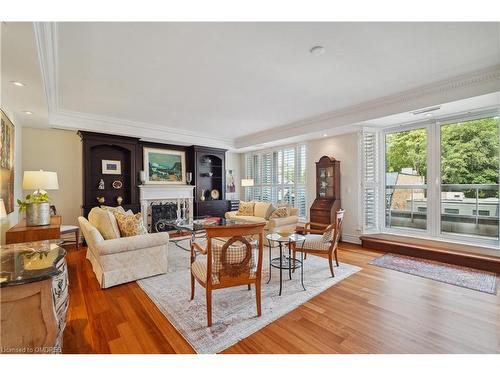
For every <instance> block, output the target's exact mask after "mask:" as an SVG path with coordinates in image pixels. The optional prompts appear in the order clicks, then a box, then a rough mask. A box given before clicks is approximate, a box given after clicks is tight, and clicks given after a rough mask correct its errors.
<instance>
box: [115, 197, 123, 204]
mask: <svg viewBox="0 0 500 375" xmlns="http://www.w3.org/2000/svg"><path fill="white" fill-rule="evenodd" d="M122 202H123V198H122V197H121V196H119V197H118V198H116V203H118V206H121V205H122Z"/></svg>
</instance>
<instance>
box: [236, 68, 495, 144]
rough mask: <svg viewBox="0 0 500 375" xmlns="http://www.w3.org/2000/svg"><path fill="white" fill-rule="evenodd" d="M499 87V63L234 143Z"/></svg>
mask: <svg viewBox="0 0 500 375" xmlns="http://www.w3.org/2000/svg"><path fill="white" fill-rule="evenodd" d="M499 90H500V64H499V65H494V66H491V67H489V68H486V69H482V70H479V71H475V72H470V73H467V74H463V75H460V76H456V77H453V78H450V79H446V80H442V81H438V82H435V83H432V84H429V85H424V86H420V87H417V88H414V89H410V90H407V91H403V92H401V93H397V94H394V95H389V96H385V97H382V98H378V99H375V100H371V101H367V102H364V103H360V104H356V105H353V106H349V107H345V108H342V109H339V110H336V111H331V112H327V113H324V114H321V115H319V116H314V117H310V118H306V119H303V120H300V121H297V122H293V123H290V124H287V125H283V126H280V127H277V128H273V129H269V130H265V131H262V132H258V133H254V134H250V135H247V136H245V137H239V138H236V139H235V142H234V143H235V147H236V148H243V147H250V146H252V145H255V144H261V143H267V142H273V141H277V140H278V139H282V138H292V137H298V136H303V135H307V134H309V133H315V132H322V131H329V130H332V129H335V128H337V127H343V126H346V125H349V124H357V123H360V122H364V121H368V120H373V119H376V118H380V117H385V116H389V115H393V114H397V113H402V112H406V111H411V110H415V109H418V108H424V107H428V106H431V105H436V104H439V103H447V102H451V101H455V100H460V99H466V98H470V97H474V96H479V95H484V94H489V93H492V92H496V91H499Z"/></svg>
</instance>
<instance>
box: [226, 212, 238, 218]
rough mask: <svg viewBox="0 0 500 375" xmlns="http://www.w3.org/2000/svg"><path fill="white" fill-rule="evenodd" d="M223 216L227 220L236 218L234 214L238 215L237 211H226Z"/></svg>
mask: <svg viewBox="0 0 500 375" xmlns="http://www.w3.org/2000/svg"><path fill="white" fill-rule="evenodd" d="M224 216H225V218H226V219H229V220H232V219H236V216H238V211H228V212H226V214H225V215H224Z"/></svg>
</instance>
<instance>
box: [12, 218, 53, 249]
mask: <svg viewBox="0 0 500 375" xmlns="http://www.w3.org/2000/svg"><path fill="white" fill-rule="evenodd" d="M60 237H61V216H51V218H50V224H49V225H40V226H36V227H29V226H27V225H26V220H25V219H23V220H21V221H20V222H19V224H16V225H14V226H13V227H12V228H10V229H9V230H8V231H7V232H5V243H6V244H7V245H9V244H13V243H22V242H33V241H42V240H57V239H59V238H60Z"/></svg>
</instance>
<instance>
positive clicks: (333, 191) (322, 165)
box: [310, 156, 341, 224]
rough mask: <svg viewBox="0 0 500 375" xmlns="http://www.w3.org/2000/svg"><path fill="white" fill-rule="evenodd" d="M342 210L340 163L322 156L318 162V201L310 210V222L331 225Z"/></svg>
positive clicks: (316, 200)
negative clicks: (338, 211)
mask: <svg viewBox="0 0 500 375" xmlns="http://www.w3.org/2000/svg"><path fill="white" fill-rule="evenodd" d="M340 208H341V205H340V161H338V160H336V159H335V158H333V157H329V156H322V157H321V159H319V161H317V162H316V199H315V200H314V202H313V204H312V206H311V209H310V221H311V222H313V223H321V224H331V223H333V222H334V221H335V213H336V212H337V210H339V209H340Z"/></svg>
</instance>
